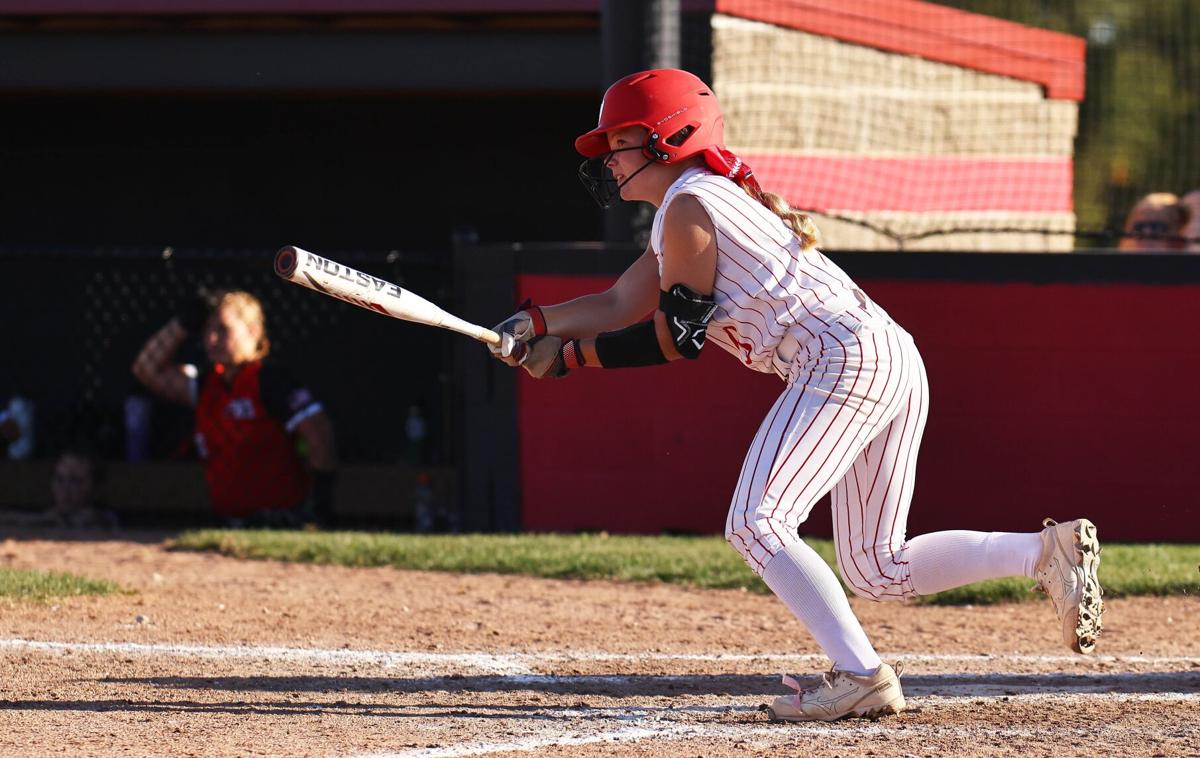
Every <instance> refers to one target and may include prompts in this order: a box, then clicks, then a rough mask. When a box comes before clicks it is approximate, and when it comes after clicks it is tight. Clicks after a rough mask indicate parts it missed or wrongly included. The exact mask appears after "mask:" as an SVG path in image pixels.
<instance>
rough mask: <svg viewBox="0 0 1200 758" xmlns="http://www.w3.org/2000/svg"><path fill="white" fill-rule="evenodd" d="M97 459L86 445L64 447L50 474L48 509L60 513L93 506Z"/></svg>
mask: <svg viewBox="0 0 1200 758" xmlns="http://www.w3.org/2000/svg"><path fill="white" fill-rule="evenodd" d="M100 475H101V471H100V461H99V459H98V458H97V457H96V455H95V454H94V453H92V452H91V451H90V450H87V449H86V448H82V447H73V448H68V449H66V450H64V451H63V452H62V453H60V454H59V456H58V459H57V460H56V461H55V462H54V472H53V474H51V477H50V494H51V495H52V496H53V500H54V505H53V507H52V508H51V510H52V511H53V512H54V513H56V514H60V515H65V514H72V513H80V512H83V511H86V510H90V509H92V508H94V507H95V506H96V495H97V489H98V487H99V485H100Z"/></svg>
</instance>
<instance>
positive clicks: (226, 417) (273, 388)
mask: <svg viewBox="0 0 1200 758" xmlns="http://www.w3.org/2000/svg"><path fill="white" fill-rule="evenodd" d="M197 334H198V335H199V336H200V337H201V340H202V342H203V345H204V350H205V353H206V354H207V357H208V360H209V361H210V365H209V366H208V367H207V368H205V369H203V370H201V369H199V368H197V367H196V366H193V365H190V364H180V363H176V362H174V357H175V354H176V353H177V352H178V350H179V348H180V347H181V346H182V345H183V343H184V342H185V341H186V340H187V338H188V337H189V336H190V335H197ZM269 352H270V340H269V339H268V338H267V331H266V323H265V318H264V314H263V308H262V304H261V303H260V302H259V300H258V299H257V298H256V297H254V296H253V295H251V294H250V293H248V292H244V291H239V290H225V291H221V292H217V293H216V294H215V295H213V296H211V297H203V296H200V297H198V298H197V299H196V300H195V301H194V302H192V303H191V304H190V305H189V306H188V307H187V308H185V309H184V310H183V311H182V312H181V313H180V314H179V315H177V316H176V317H175V318H173V319H171V320H170V321H169V322H167V324H166V325H165V326H163V327H162V328H161V329H159V330H158V331H157V332H156V333H155V334H154V335H153V336H152V337H150V339H149V340H147V342H146V344H145V345H144V346H143V347H142V350H141V352H140V353H139V354H138V356H137V359H136V360H135V361H134V363H133V373H134V376H136V377H137V378H138V380H139V381H141V382H142V383H143V384H144V385H146V387H147V388H149V389H150V390H151V391H153V392H154V393H156V394H157V395H159V396H160V397H163V398H165V399H167V400H171V401H173V402H177V403H182V404H186V405H189V406H191V407H193V408H194V409H195V421H196V435H195V441H196V448H197V451H198V453H199V455H200V457H201V458H202V459H203V460H204V472H205V479H206V480H207V483H208V495H209V502H210V503H211V505H212V508H213V512H214V513H215V515H216V516H218V517H219V518H221V519H222V520H223V521H225V522H226V523H227V524H228V525H230V526H296V525H299V524H301V523H305V522H310V521H313V520H315V521H316V522H317V523H319V524H322V525H330V524H331V523H332V521H333V512H332V495H333V492H332V490H333V478H334V472H335V469H336V466H337V450H336V446H335V443H334V436H333V424H332V423H331V421H330V419H329V417H328V415H327V414H326V413H325V410H324V407H323V406H322V405H321V403H320V402H319V401H318V400H317V399H316V398H315V397H314V396H313V394H312V392H310V391H309V389H308V388H307V387H306V386H305V385H304V384H302V383H300V382H299V381H297V380H296V379H295V378H294V377H293V376H291V375H290V374H289V373H288V372H287V371H285V370H284V369H283V368H282V367H280V366H278V365H276V364H273V363H269V362H268V361H267V360H266V358H267V355H268V353H269ZM297 443H300V444H301V445H302V446H303V448H304V450H305V452H306V455H307V465H306V462H305V459H304V458H302V457H301V455H300V453H299V451H298V450H297Z"/></svg>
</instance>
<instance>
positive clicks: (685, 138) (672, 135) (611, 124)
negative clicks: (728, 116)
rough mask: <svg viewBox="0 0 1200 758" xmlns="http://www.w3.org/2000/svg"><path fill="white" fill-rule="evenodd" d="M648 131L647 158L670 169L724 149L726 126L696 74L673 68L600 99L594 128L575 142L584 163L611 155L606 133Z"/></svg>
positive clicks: (623, 84)
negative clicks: (711, 149) (630, 129)
mask: <svg viewBox="0 0 1200 758" xmlns="http://www.w3.org/2000/svg"><path fill="white" fill-rule="evenodd" d="M630 126H641V127H644V128H645V129H646V130H647V134H646V145H645V151H646V157H647V158H649V159H651V160H655V161H658V162H659V163H666V164H668V165H669V164H671V163H675V162H676V161H679V160H682V159H684V158H687V157H690V156H692V155H695V154H696V153H699V152H702V151H703V150H705V149H706V148H709V147H724V140H725V120H724V118H723V117H722V116H721V108H720V106H719V105H717V97H716V95H714V94H713V91H712V90H711V89H710V88H709V87H708V85H707V84H705V83H704V82H703V81H701V80H700V78H699V77H697V76H696V75H695V74H690V73H688V72H687V71H680V70H678V69H673V68H662V69H653V70H651V71H640V72H638V73H636V74H630V75H629V76H627V77H625V78H624V79H621V80H619V81H617V82H616V83H615V84H613V85H612V86H611V87H609V88H608V91H607V92H605V93H604V101H603V102H602V103H601V104H600V118H599V123H598V124H597V125H596V128H595V129H593V130H591V131H590V132H588V133H587V134H584V135H582V136H580V137H579V139H577V140H575V149H576V150H578V151H579V152H580V153H581V154H582V155H584V156H586V157H588V158H598V157H599V156H601V155H604V154H605V153H607V152H608V151H609V146H608V133H609V132H611V131H613V130H616V129H624V128H626V127H630Z"/></svg>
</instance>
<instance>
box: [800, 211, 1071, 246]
mask: <svg viewBox="0 0 1200 758" xmlns="http://www.w3.org/2000/svg"><path fill="white" fill-rule="evenodd" d="M837 215H838V216H840V217H841V218H831V217H828V216H824V215H822V214H818V213H814V214H812V218H813V220H814V221H815V222H816V224H817V228H818V229H820V230H821V247H822V248H823V249H826V250H910V251H911V250H970V251H985V252H1069V251H1070V250H1072V249H1073V248H1074V242H1075V241H1074V238H1073V237H1072V236H1071V234H1070V232H1071V231H1073V230H1074V228H1075V216H1074V214H1071V213H999V212H989V213H979V214H974V215H972V214H969V213H937V214H919V213H896V212H885V211H881V212H876V213H854V212H845V213H839V214H837ZM844 218H848V219H853V220H855V221H865V222H867V223H869V224H871V226H872V227H875V228H869V227H866V226H862V225H859V224H855V223H852V222H851V221H846V220H842V219H844ZM954 229H971V230H977V229H991V230H996V231H962V232H955V231H950V230H954ZM1012 229H1016V230H1021V229H1028V230H1031V231H1002V230H1012ZM878 230H882V231H878ZM1033 230H1036V231H1033ZM931 231H946V232H947V233H943V234H935V235H932V236H928V237H921V238H919V239H907V240H897V239H896V236H899V237H911V236H915V235H920V234H924V233H927V232H931ZM884 232H888V233H890V234H891V235H895V236H889V234H885V233H884ZM1050 232H1063V233H1059V234H1053V233H1050Z"/></svg>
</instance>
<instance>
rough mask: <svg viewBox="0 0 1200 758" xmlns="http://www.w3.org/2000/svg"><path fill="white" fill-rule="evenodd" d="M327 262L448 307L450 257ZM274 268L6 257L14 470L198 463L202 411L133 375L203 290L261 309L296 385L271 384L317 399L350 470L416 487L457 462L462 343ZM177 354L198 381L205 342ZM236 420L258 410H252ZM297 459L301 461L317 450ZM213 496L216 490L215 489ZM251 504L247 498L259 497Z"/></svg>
mask: <svg viewBox="0 0 1200 758" xmlns="http://www.w3.org/2000/svg"><path fill="white" fill-rule="evenodd" d="M329 254H330V255H331V257H335V258H337V259H338V260H342V261H345V262H346V263H348V264H349V265H352V266H355V267H356V268H359V269H361V270H364V271H367V272H370V273H372V274H374V275H376V276H379V277H381V278H385V279H388V280H390V281H393V282H396V283H398V284H400V285H401V286H404V287H406V288H409V289H412V290H413V291H415V292H418V293H420V294H421V295H422V296H424V297H426V298H427V299H430V300H432V301H434V302H439V303H441V304H444V305H447V306H448V305H449V303H448V302H447V299H448V298H449V297H450V296H451V292H450V286H451V285H450V268H449V265H448V262H447V261H445V260H444V256H437V255H434V254H421V253H412V252H404V253H401V252H396V251H392V252H386V251H381V252H358V251H330V253H329ZM272 258H273V251H267V250H195V249H191V250H173V249H171V248H167V249H162V250H159V249H153V250H151V249H81V248H76V249H67V248H56V249H37V250H34V249H0V265H3V267H4V270H5V272H6V273H5V276H4V277H3V278H0V319H3V323H4V324H5V327H6V329H5V331H6V333H7V343H8V344H7V345H6V347H7V349H6V351H5V353H6V360H5V361H4V368H3V370H0V407H3V406H7V407H9V408H10V409H11V408H16V409H17V410H18V411H19V412H20V413H19V414H18V415H20V416H21V419H22V427H23V428H22V429H21V432H22V434H21V439H18V440H17V441H16V442H14V443H13V444H12V445H10V446H9V448H8V455H9V458H15V459H23V460H31V461H37V460H50V459H53V458H55V457H57V456H58V455H59V454H60V453H61V452H63V451H65V450H72V449H76V450H78V449H83V450H88V451H91V452H93V453H94V454H95V455H97V456H98V457H99V458H100V459H103V460H107V461H111V462H120V463H122V464H124V463H153V462H180V461H195V460H197V459H198V458H199V457H200V456H201V455H202V454H203V453H204V452H206V451H204V450H202V449H201V448H202V445H199V446H198V444H197V435H196V431H197V416H196V412H195V410H194V409H193V408H192V407H189V406H188V405H186V404H183V403H180V402H171V401H170V400H168V399H164V398H163V397H161V396H160V394H156V393H155V392H153V391H151V390H149V389H148V388H147V387H146V386H144V383H143V382H141V381H139V380H138V379H137V378H135V376H134V374H133V371H132V367H133V364H134V360H135V358H136V357H137V356H138V354H139V352H140V351H142V350H143V347H144V346H146V345H147V344H148V343H147V341H148V340H149V339H151V337H152V335H154V334H155V333H156V332H158V331H159V330H160V329H162V328H163V327H164V325H166V324H167V323H168V322H169V321H170V320H171V319H172V318H173V317H175V316H176V315H177V313H179V311H180V309H181V307H183V306H184V305H185V304H187V303H188V302H190V301H193V300H194V299H195V296H196V293H197V292H198V291H201V290H203V291H207V292H210V293H211V292H214V291H217V290H223V289H229V290H244V291H246V292H249V293H251V294H252V295H254V296H255V297H256V298H257V299H258V300H259V301H260V302H261V304H262V309H263V312H264V315H265V330H266V334H267V335H268V337H269V340H270V355H269V357H268V358H267V361H266V363H267V364H268V365H270V366H272V367H275V368H278V371H279V373H281V374H283V375H286V376H290V377H293V378H294V382H292V383H290V384H288V383H286V382H283V383H281V382H279V381H275V382H274V383H275V384H276V385H279V386H281V387H285V389H286V391H287V393H292V394H293V395H294V393H295V391H296V390H299V389H307V390H309V391H310V393H311V399H312V400H315V402H317V403H319V404H320V406H321V408H322V409H323V411H324V414H325V415H326V416H327V417H328V419H329V420H330V421H331V422H332V429H333V437H334V440H335V441H336V455H337V457H338V458H340V460H341V463H342V464H343V465H346V464H348V465H351V466H359V467H366V468H370V467H375V468H376V469H386V468H387V467H389V466H396V467H400V468H402V469H404V470H405V471H408V472H411V473H412V476H411V477H409V479H411V480H413V481H415V483H416V484H418V485H420V484H421V483H422V482H421V481H419V480H421V476H420V472H421V471H422V470H426V469H434V468H438V467H441V468H443V469H444V468H445V467H448V466H449V465H451V464H452V462H453V458H454V450H453V447H454V442H453V438H452V435H451V433H450V429H451V426H452V424H453V410H452V408H453V403H452V393H453V388H452V376H451V374H452V370H453V369H452V359H453V358H452V348H453V340H454V336H452V335H450V334H449V333H447V332H443V331H442V330H437V329H430V328H428V327H419V326H416V325H414V324H408V323H405V322H400V321H396V320H393V319H387V318H383V317H380V316H378V315H374V314H371V313H368V312H366V311H364V310H362V309H359V308H355V307H353V306H350V305H348V304H345V303H343V302H340V301H338V300H334V299H332V298H328V297H323V296H321V295H320V294H318V293H315V292H312V291H310V290H306V289H303V288H300V287H297V286H295V285H292V284H289V283H287V282H284V281H283V280H281V279H279V278H278V277H276V276H275V274H274V272H273V270H272V266H271V262H272ZM210 324H211V321H210ZM198 331H203V330H198ZM172 352H173V354H172V355H170V356H166V357H164V361H165V362H166V364H169V365H171V366H174V365H176V364H194V365H195V366H197V367H198V368H199V369H200V372H201V373H200V378H201V379H203V377H204V376H205V372H206V371H207V370H208V369H209V366H210V360H209V358H208V356H207V355H206V352H207V351H206V350H205V348H204V347H203V346H202V345H201V338H200V337H198V336H197V335H196V334H189V335H188V337H187V339H186V340H185V341H184V342H183V344H182V345H180V346H179V347H178V350H177V351H172ZM263 377H264V378H263V391H264V392H265V387H266V379H265V377H266V374H265V373H264V374H263ZM200 386H202V385H198V386H197V389H199V388H200ZM239 392H241V390H236V391H234V393H233V394H234V395H237V394H238V393H239ZM243 394H244V393H243ZM285 394H286V393H285ZM176 399H178V398H176ZM283 400H284V402H293V401H296V402H298V403H299V405H298V406H297V408H296V409H295V411H291V412H288V411H285V412H284V415H287V414H288V413H291V414H292V415H294V414H295V412H297V411H300V410H302V407H305V406H311V405H312V403H311V402H306V401H305V398H299V399H298V400H297V398H296V397H292V396H289V397H285V398H283ZM237 402H240V401H236V400H235V402H233V403H232V404H230V405H229V406H228V407H225V406H222V407H221V408H220V409H218V411H217V416H221V417H227V416H229V415H230V414H233V415H235V416H236V415H238V414H237V413H233V412H234V411H237V410H238V408H237V407H235V406H236V405H237ZM266 406H270V402H269V400H268V401H267V402H266V404H265V406H263V407H266ZM242 410H243V411H245V412H246V413H250V414H251V415H253V413H254V412H255V410H254V409H251V408H250V406H245V407H244V408H243V409H242ZM30 411H31V412H30ZM258 412H259V414H260V415H261V407H260V408H258ZM239 413H240V411H239ZM10 415H11V414H10ZM276 415H279V414H276ZM279 421H280V422H282V423H287V421H288V419H286V418H283V419H279ZM30 422H32V423H30ZM292 422H293V423H296V421H295V419H293V420H292ZM217 423H218V426H220V425H221V424H223V423H225V422H224V421H220V420H219V421H218V422H217ZM222 428H223V427H222ZM287 431H295V429H294V428H292V429H289V430H287ZM213 442H218V443H219V442H220V441H214V440H209V444H213ZM290 443H291V438H289V444H290ZM296 452H298V453H299V455H300V458H301V459H303V458H304V457H305V456H306V455H310V454H311V453H312V452H313V451H311V450H304V449H300V450H298V451H296ZM234 455H235V457H237V456H249V458H250V459H251V460H248V461H246V460H243V461H242V467H243V468H244V469H245V470H247V471H258V472H260V474H261V478H262V479H263V480H264V482H265V483H264V484H263V485H262V486H263V487H264V488H265V491H275V490H278V485H279V482H278V472H275V473H272V469H271V464H270V461H269V458H270V456H269V455H268V454H267V452H265V451H264V450H255V449H254V448H251V449H249V450H248V451H247V450H241V451H239V452H236V453H234ZM272 479H274V480H275V481H266V480H272ZM208 483H209V489H210V490H211V489H212V484H213V481H212V479H211V477H210V478H209V482H208ZM424 483H425V484H429V482H428V477H426V478H425V480H424ZM233 486H235V487H241V488H245V487H253V486H255V485H253V484H249V483H246V482H239V483H235V484H234V485H233ZM406 486H407V485H406ZM242 494H243V497H242V499H243V500H246V499H247V498H248V500H249V501H253V500H254V499H255V497H256V496H257V494H258V493H254V492H250V493H242ZM406 494H407V493H406ZM267 499H269V498H267ZM264 505H270V506H274V505H278V504H276V503H264Z"/></svg>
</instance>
